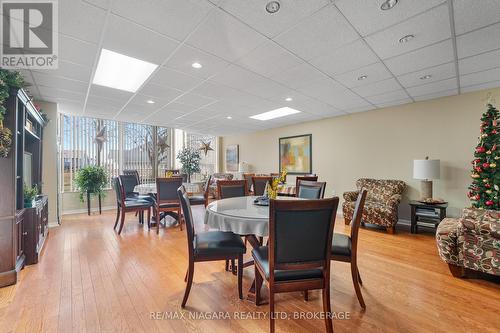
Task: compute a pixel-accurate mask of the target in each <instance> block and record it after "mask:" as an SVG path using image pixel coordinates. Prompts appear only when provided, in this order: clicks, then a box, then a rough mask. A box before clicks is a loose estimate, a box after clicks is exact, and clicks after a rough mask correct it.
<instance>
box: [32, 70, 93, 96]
mask: <svg viewBox="0 0 500 333" xmlns="http://www.w3.org/2000/svg"><path fill="white" fill-rule="evenodd" d="M46 73H47V72H45V73H41V72H32V75H33V78H34V79H35V82H36V84H37V85H39V86H45V87H51V88H61V89H64V90H68V91H73V92H76V93H80V94H86V93H87V88H88V83H87V82H82V81H76V80H71V79H65V78H63V77H59V76H53V75H48V74H46Z"/></svg>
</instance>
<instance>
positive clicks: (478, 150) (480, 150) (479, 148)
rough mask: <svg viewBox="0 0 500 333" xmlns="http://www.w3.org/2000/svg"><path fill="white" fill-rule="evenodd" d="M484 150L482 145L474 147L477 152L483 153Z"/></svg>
mask: <svg viewBox="0 0 500 333" xmlns="http://www.w3.org/2000/svg"><path fill="white" fill-rule="evenodd" d="M485 151H486V148H484V147H483V146H481V147H477V148H476V152H477V153H484V152H485Z"/></svg>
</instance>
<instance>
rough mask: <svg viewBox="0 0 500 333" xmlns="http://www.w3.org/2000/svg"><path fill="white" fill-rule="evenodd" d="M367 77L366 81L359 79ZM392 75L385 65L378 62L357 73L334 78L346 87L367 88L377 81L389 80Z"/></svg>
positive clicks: (353, 72)
mask: <svg viewBox="0 0 500 333" xmlns="http://www.w3.org/2000/svg"><path fill="white" fill-rule="evenodd" d="M362 76H366V78H365V79H359V78H361V77H362ZM390 77H392V74H391V73H390V72H389V71H388V70H387V68H386V67H385V65H384V64H382V63H381V62H377V63H374V64H371V65H368V66H365V67H362V68H359V69H356V70H355V71H352V72H349V73H344V74H340V75H336V76H334V79H335V80H337V81H338V82H340V83H342V84H343V85H345V86H346V87H349V88H352V87H358V86H365V85H368V84H371V83H374V82H377V81H381V80H384V79H388V78H390Z"/></svg>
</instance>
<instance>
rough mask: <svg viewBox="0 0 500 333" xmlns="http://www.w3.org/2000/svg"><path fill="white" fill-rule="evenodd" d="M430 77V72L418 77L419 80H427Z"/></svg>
mask: <svg viewBox="0 0 500 333" xmlns="http://www.w3.org/2000/svg"><path fill="white" fill-rule="evenodd" d="M431 77H432V75H430V74H427V75H424V76H422V77H421V78H420V80H427V79H430V78H431Z"/></svg>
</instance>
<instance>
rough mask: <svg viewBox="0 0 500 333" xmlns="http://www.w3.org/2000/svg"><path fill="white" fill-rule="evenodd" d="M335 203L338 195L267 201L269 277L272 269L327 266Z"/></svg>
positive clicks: (337, 200) (334, 216) (272, 271)
mask: <svg viewBox="0 0 500 333" xmlns="http://www.w3.org/2000/svg"><path fill="white" fill-rule="evenodd" d="M338 203H339V198H338V197H335V198H329V199H319V200H271V201H270V205H269V212H270V213H269V271H270V275H272V276H271V278H273V276H274V270H305V269H312V268H319V267H321V268H323V269H326V268H328V269H329V267H330V266H329V261H330V252H331V244H332V236H333V228H334V226H335V218H336V215H337V207H338ZM271 278H270V279H271Z"/></svg>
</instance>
